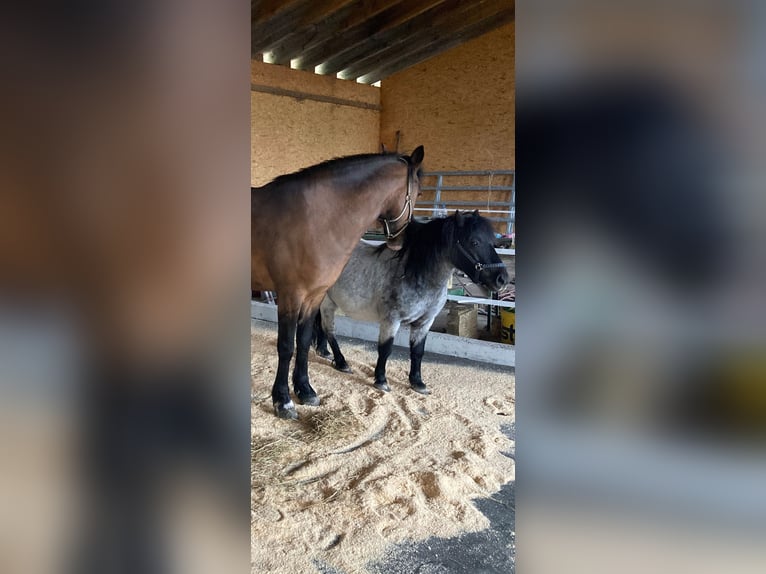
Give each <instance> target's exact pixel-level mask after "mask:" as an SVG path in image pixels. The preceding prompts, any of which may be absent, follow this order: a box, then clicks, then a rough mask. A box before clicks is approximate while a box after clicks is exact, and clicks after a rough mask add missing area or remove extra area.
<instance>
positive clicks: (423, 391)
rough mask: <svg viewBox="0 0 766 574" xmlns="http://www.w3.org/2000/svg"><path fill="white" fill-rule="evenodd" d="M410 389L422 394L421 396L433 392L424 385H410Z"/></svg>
mask: <svg viewBox="0 0 766 574" xmlns="http://www.w3.org/2000/svg"><path fill="white" fill-rule="evenodd" d="M410 388H411V389H412V390H413V391H415V392H416V393H420V394H421V395H430V394H431V391H429V390H428V387H426V386H425V385H424V384H423V383H410Z"/></svg>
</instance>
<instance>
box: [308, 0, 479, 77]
mask: <svg viewBox="0 0 766 574" xmlns="http://www.w3.org/2000/svg"><path fill="white" fill-rule="evenodd" d="M461 3H462V4H465V3H466V2H465V0H423V1H422V2H419V3H417V2H413V1H410V2H407V1H405V2H403V3H397V4H395V5H394V6H391V7H390V8H388V9H386V10H384V11H383V12H381V13H380V14H378V15H377V16H374V17H372V18H370V19H368V20H366V21H364V22H361V23H359V24H357V25H356V26H353V27H351V28H348V29H346V30H345V31H344V32H342V33H340V34H339V35H338V36H336V37H334V38H331V39H329V41H328V42H326V43H324V44H322V46H321V47H320V48H319V49H318V50H314V51H308V52H307V53H304V54H303V55H302V56H301V58H300V59H299V60H300V61H299V67H300V68H301V69H311V68H313V67H314V66H316V65H318V64H321V65H322V70H321V72H322V73H323V74H335V73H336V72H339V71H340V70H342V69H343V68H344V67H346V66H347V65H348V64H349V63H351V62H353V61H354V60H356V59H357V58H359V57H360V56H361V55H364V54H365V53H366V52H367V51H368V50H369V46H370V45H372V44H376V43H378V42H385V41H387V40H390V38H393V37H394V36H396V34H397V31H398V30H400V29H401V28H402V27H403V26H407V25H408V23H409V22H411V21H412V20H413V19H414V18H418V17H420V20H419V21H420V22H421V25H422V23H423V22H425V23H426V24H425V25H427V20H428V18H427V17H426V18H423V16H424V15H426V14H431V15H432V16H433V14H434V10H437V9H438V8H439V7H440V6H444V7H451V8H455V7H457V6H459V5H460V4H461Z"/></svg>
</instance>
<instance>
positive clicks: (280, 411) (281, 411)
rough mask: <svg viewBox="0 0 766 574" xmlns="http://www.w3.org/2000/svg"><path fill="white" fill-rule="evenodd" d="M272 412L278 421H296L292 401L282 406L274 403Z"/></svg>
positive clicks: (296, 415) (296, 417) (296, 414)
mask: <svg viewBox="0 0 766 574" xmlns="http://www.w3.org/2000/svg"><path fill="white" fill-rule="evenodd" d="M274 412H275V413H276V415H277V417H279V418H280V419H286V420H293V421H294V420H297V419H298V413H297V412H296V411H295V405H294V404H293V402H292V401H290V402H289V403H285V404H284V405H280V404H278V403H274Z"/></svg>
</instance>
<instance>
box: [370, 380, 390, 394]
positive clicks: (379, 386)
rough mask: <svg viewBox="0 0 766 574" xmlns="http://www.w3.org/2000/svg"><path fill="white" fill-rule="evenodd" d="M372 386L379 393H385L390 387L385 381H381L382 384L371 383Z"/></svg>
mask: <svg viewBox="0 0 766 574" xmlns="http://www.w3.org/2000/svg"><path fill="white" fill-rule="evenodd" d="M372 386H373V387H375V388H376V389H378V390H379V391H383V392H384V393H387V392H388V391H390V390H391V387H389V386H388V383H387V382H386V381H383V382H382V383H372Z"/></svg>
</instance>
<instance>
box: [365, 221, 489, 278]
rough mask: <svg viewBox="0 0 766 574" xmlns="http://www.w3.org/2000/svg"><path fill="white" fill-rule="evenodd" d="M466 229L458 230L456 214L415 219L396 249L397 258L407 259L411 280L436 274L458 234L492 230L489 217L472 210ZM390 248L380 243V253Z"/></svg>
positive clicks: (378, 251) (465, 224)
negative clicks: (400, 245)
mask: <svg viewBox="0 0 766 574" xmlns="http://www.w3.org/2000/svg"><path fill="white" fill-rule="evenodd" d="M463 221H464V223H463V226H464V227H463V230H460V231H459V230H458V226H457V222H456V217H455V215H450V216H448V217H440V218H437V219H432V220H431V221H428V222H426V223H421V222H419V221H417V220H415V219H413V220H412V221H411V222H410V224H409V225H408V226H407V229H405V230H404V242H403V244H402V248H401V249H400V250H399V251H397V252H396V255H395V258H397V259H400V260H404V275H405V277H407V278H409V279H414V280H416V281H417V280H418V279H419V278H421V277H427V276H430V275H431V274H433V273H435V272H436V271H437V269H438V267H439V265H441V262H442V258H443V257H444V254H445V252H447V253H448V252H449V250H450V249H451V248H452V246H453V245H454V244H455V241H456V237H455V236H456V235H457V234H458V233H460V235H461V236H462V235H466V236H468V235H470V234H471V233H472V232H473V231H474V229H476V228H485V229H487V230H489V231H490V232H492V226H491V224H490V223H489V221H488V220H486V219H485V218H483V217H481V216H474V215H473V214H472V213H465V214H463ZM385 249H387V247H386V244H385V243H384V244H382V245H380V246H379V247H378V248H377V250H376V252H377V253H378V254H380V253H382V252H383V251H384V250H385Z"/></svg>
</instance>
